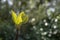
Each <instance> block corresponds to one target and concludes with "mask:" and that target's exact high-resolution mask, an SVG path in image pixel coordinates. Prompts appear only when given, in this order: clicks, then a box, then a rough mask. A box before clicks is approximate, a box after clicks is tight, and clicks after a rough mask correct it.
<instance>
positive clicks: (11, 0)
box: [0, 0, 60, 40]
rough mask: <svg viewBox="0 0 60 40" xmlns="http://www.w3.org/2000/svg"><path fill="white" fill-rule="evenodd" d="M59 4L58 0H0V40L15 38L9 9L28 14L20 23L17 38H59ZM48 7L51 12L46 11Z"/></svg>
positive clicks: (28, 39) (32, 39) (48, 39)
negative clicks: (27, 19)
mask: <svg viewBox="0 0 60 40" xmlns="http://www.w3.org/2000/svg"><path fill="white" fill-rule="evenodd" d="M59 4H60V0H5V1H3V0H0V40H15V36H16V29H15V25H14V23H13V22H12V18H11V10H14V11H15V12H16V13H19V12H21V11H24V12H25V13H26V14H27V15H28V16H29V21H28V22H27V23H26V24H22V25H21V29H20V31H19V32H20V35H19V38H18V39H19V40H60V19H58V18H57V16H58V17H59V15H60V5H59ZM49 8H51V9H49ZM54 8H55V9H54ZM48 9H49V10H50V12H51V10H52V12H51V13H47V10H48ZM54 10H55V11H54Z"/></svg>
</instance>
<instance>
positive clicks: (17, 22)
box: [11, 10, 28, 40]
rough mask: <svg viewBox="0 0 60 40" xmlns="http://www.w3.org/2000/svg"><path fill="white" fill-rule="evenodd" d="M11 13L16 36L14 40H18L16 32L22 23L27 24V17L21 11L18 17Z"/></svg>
mask: <svg viewBox="0 0 60 40" xmlns="http://www.w3.org/2000/svg"><path fill="white" fill-rule="evenodd" d="M11 12H12V20H13V22H14V23H15V25H16V29H17V35H16V39H15V40H18V31H19V30H20V26H21V24H23V23H27V21H28V16H27V15H26V14H25V13H24V12H23V11H22V12H21V13H19V14H18V15H17V14H16V13H15V12H14V11H13V10H12V11H11Z"/></svg>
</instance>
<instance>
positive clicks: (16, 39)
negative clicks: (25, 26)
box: [15, 29, 19, 40]
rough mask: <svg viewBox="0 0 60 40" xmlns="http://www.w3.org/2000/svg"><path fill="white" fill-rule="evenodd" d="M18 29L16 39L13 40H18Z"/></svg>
mask: <svg viewBox="0 0 60 40" xmlns="http://www.w3.org/2000/svg"><path fill="white" fill-rule="evenodd" d="M18 35H19V34H18V29H17V30H16V38H15V40H18Z"/></svg>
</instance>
